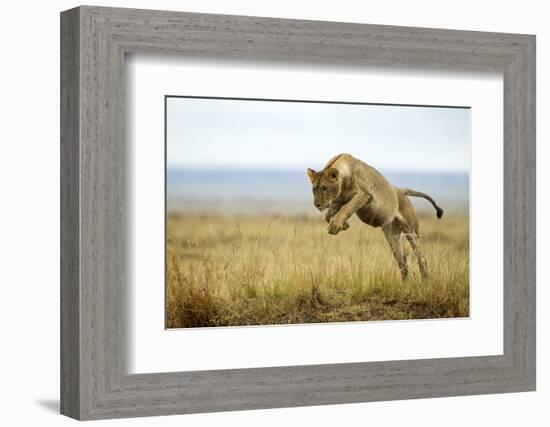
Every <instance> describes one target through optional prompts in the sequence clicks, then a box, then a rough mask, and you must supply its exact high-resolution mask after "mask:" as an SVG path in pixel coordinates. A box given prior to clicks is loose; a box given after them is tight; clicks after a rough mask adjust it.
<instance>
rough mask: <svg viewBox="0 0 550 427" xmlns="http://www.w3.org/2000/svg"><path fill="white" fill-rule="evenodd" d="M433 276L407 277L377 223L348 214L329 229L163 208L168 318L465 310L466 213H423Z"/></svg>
mask: <svg viewBox="0 0 550 427" xmlns="http://www.w3.org/2000/svg"><path fill="white" fill-rule="evenodd" d="M421 233H422V236H423V247H424V251H425V254H426V259H427V261H428V266H429V268H430V273H431V277H430V279H429V280H426V281H422V280H421V279H420V277H419V274H418V265H417V263H416V258H415V257H414V255H413V253H412V250H411V249H410V246H409V245H408V243H406V241H405V240H404V246H405V248H406V251H407V254H408V260H409V269H410V272H411V279H410V281H409V282H408V283H407V284H402V283H401V279H400V275H399V270H398V268H397V266H396V263H395V261H394V259H393V257H392V255H391V252H390V249H389V247H388V245H387V243H386V241H385V240H384V237H383V235H382V232H381V230H380V229H374V228H372V227H368V226H366V225H363V224H361V223H360V222H359V221H358V220H357V219H352V220H351V228H350V229H349V230H347V231H345V232H341V233H340V234H339V235H337V236H330V235H329V234H328V233H327V231H326V224H325V223H324V222H322V221H321V220H319V219H317V218H315V219H311V218H288V217H282V218H266V217H239V218H221V217H215V218H209V217H200V216H192V217H191V216H185V217H182V216H174V215H172V216H170V217H169V218H168V224H167V236H168V243H167V244H168V250H167V263H168V266H167V267H168V268H167V295H166V300H167V307H166V308H167V326H168V327H169V328H184V327H201V326H236V325H266V324H267V325H268V324H285V323H312V322H343V321H352V320H363V321H364V320H384V319H426V318H439V317H467V316H468V315H469V262H468V260H469V251H468V247H469V243H468V242H469V237H468V236H469V233H468V219H467V218H466V217H457V216H455V217H452V216H448V217H444V218H443V219H442V220H437V219H435V218H432V217H423V218H421Z"/></svg>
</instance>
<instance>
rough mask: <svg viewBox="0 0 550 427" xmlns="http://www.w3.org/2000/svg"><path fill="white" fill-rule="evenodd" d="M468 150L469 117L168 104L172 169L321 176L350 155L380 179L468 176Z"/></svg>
mask: <svg viewBox="0 0 550 427" xmlns="http://www.w3.org/2000/svg"><path fill="white" fill-rule="evenodd" d="M469 143H470V110H469V109H459V108H434V107H403V106H378V105H345V104H323V103H300V102H268V101H238V100H212V99H189V98H169V99H168V100H167V163H168V168H169V169H176V168H223V169H228V168H232V169H233V168H236V169H243V168H244V169H258V168H259V169H266V168H267V169H301V168H307V167H312V168H314V169H321V168H322V167H323V166H324V165H325V163H326V162H327V161H328V160H329V159H330V158H331V157H332V156H334V155H336V154H338V153H342V152H347V153H350V154H353V155H354V156H356V157H358V158H360V159H361V160H363V161H365V162H366V163H368V164H370V165H372V166H374V167H376V168H377V169H380V170H385V171H412V172H414V171H418V172H468V170H469Z"/></svg>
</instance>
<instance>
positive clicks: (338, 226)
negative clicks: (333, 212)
mask: <svg viewBox="0 0 550 427" xmlns="http://www.w3.org/2000/svg"><path fill="white" fill-rule="evenodd" d="M348 228H349V224H348V223H347V222H346V221H342V220H340V219H338V218H337V217H334V218H333V219H332V220H331V221H330V224H329V225H328V233H329V234H338V233H339V232H340V231H342V230H347V229H348Z"/></svg>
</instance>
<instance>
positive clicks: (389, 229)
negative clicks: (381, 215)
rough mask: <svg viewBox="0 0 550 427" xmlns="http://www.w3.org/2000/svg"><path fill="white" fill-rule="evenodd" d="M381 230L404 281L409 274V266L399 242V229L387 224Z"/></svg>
mask: <svg viewBox="0 0 550 427" xmlns="http://www.w3.org/2000/svg"><path fill="white" fill-rule="evenodd" d="M383 231H384V236H385V237H386V240H387V241H388V243H389V245H390V248H391V250H392V253H393V256H394V258H395V260H396V261H397V265H398V266H399V270H400V271H401V279H402V280H403V281H406V280H407V277H408V275H409V268H408V266H407V257H406V256H405V252H404V251H403V245H402V244H401V230H400V229H399V227H396V226H395V225H392V224H389V225H387V226H385V227H383Z"/></svg>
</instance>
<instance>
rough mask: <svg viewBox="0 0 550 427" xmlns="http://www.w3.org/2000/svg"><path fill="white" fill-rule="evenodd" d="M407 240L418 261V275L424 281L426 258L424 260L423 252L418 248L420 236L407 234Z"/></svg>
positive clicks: (426, 267)
mask: <svg viewBox="0 0 550 427" xmlns="http://www.w3.org/2000/svg"><path fill="white" fill-rule="evenodd" d="M406 237H407V240H408V241H409V243H410V244H411V247H412V249H413V252H414V254H415V255H416V259H417V260H418V268H419V269H420V274H421V275H422V277H423V278H424V279H426V278H428V276H429V274H428V264H427V263H426V258H424V252H423V251H422V248H421V247H420V236H419V235H418V234H416V233H407V234H406Z"/></svg>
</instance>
